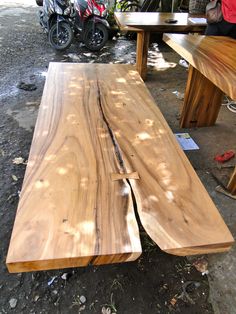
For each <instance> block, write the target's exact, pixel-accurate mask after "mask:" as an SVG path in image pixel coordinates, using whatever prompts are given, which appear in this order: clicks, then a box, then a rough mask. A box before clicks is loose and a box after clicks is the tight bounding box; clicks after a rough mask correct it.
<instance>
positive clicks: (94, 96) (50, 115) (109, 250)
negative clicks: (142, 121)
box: [7, 63, 141, 272]
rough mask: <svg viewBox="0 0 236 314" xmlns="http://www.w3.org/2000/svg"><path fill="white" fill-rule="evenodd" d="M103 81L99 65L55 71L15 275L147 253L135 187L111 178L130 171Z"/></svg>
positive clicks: (16, 242) (20, 216) (37, 135)
mask: <svg viewBox="0 0 236 314" xmlns="http://www.w3.org/2000/svg"><path fill="white" fill-rule="evenodd" d="M109 67H110V70H112V68H113V66H112V65H110V66H109ZM115 67H116V66H115ZM101 69H102V71H103V72H106V71H107V68H106V66H101ZM94 70H95V71H94ZM99 75H100V74H99ZM99 79H100V78H99V77H98V73H96V68H95V67H94V66H89V65H79V64H66V63H51V64H50V67H49V71H48V75H47V80H46V84H45V88H44V93H43V97H42V102H41V105H40V109H39V114H38V119H37V123H36V127H35V132H34V137H33V141H32V146H31V150H30V156H29V161H28V165H27V170H26V173H25V179H24V183H23V187H22V191H21V196H20V202H19V206H18V210H17V214H16V219H15V224H14V228H13V233H12V237H11V242H10V247H9V251H8V256H7V267H8V269H9V271H10V272H23V271H32V270H43V269H55V268H65V267H74V266H86V265H88V264H90V263H92V264H106V263H115V262H124V261H132V260H135V259H136V258H138V256H139V255H140V254H141V245H140V240H139V231H138V226H137V222H136V219H135V214H134V208H133V202H132V196H131V190H130V186H129V185H128V183H127V182H126V180H124V179H121V180H118V181H117V180H116V181H113V180H112V179H111V177H110V174H111V173H120V172H121V170H122V169H121V166H120V164H119V163H118V161H117V158H116V154H115V149H114V145H113V142H112V139H111V137H110V133H109V130H108V127H107V124H106V122H105V121H104V119H103V114H102V110H101V104H100V96H99V95H100V94H99V86H98V82H99ZM110 80H111V81H114V80H116V77H113V76H112V75H111V77H110Z"/></svg>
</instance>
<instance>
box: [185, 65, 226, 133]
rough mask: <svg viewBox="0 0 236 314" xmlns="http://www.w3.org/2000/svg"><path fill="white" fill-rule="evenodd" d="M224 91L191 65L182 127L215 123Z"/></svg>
mask: <svg viewBox="0 0 236 314" xmlns="http://www.w3.org/2000/svg"><path fill="white" fill-rule="evenodd" d="M222 96H223V92H222V91H221V90H220V89H219V88H218V87H217V86H215V85H214V84H213V83H212V82H211V81H210V80H208V79H207V78H206V77H205V76H204V75H202V74H201V73H200V72H199V71H198V70H196V69H195V68H194V67H193V66H191V65H190V66H189V74H188V81H187V86H186V91H185V96H184V105H183V110H182V113H181V118H180V126H181V127H182V128H191V127H200V126H211V125H214V124H215V121H216V119H217V116H218V113H219V110H220V106H221V103H222Z"/></svg>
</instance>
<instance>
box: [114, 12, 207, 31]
mask: <svg viewBox="0 0 236 314" xmlns="http://www.w3.org/2000/svg"><path fill="white" fill-rule="evenodd" d="M191 16H192V15H191V14H188V13H166V12H127V13H125V12H115V19H116V21H117V24H118V26H119V27H120V28H121V29H123V28H124V27H125V26H126V29H127V27H134V28H138V29H141V30H144V31H149V32H160V33H163V32H166V33H168V32H181V33H182V32H204V30H205V28H206V25H205V24H194V23H191V22H189V20H188V18H189V17H191ZM194 17H202V15H194ZM167 19H176V20H177V23H175V24H170V23H166V20H167Z"/></svg>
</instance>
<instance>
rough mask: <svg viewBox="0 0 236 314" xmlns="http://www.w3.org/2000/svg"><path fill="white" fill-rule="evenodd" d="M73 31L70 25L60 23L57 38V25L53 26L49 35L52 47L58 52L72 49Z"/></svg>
mask: <svg viewBox="0 0 236 314" xmlns="http://www.w3.org/2000/svg"><path fill="white" fill-rule="evenodd" d="M73 35H74V34H73V31H72V29H71V27H70V25H69V24H67V23H65V22H60V23H59V24H58V36H57V23H56V24H53V25H52V27H51V28H50V30H49V33H48V39H49V43H50V45H51V46H52V47H53V48H54V49H56V50H65V49H67V48H69V47H70V45H71V43H72V40H73V37H74V36H73Z"/></svg>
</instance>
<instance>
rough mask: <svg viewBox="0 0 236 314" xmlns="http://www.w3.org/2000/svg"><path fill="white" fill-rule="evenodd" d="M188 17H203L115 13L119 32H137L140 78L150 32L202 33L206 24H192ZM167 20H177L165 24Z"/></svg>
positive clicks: (146, 54) (146, 55)
mask: <svg viewBox="0 0 236 314" xmlns="http://www.w3.org/2000/svg"><path fill="white" fill-rule="evenodd" d="M190 17H195V18H196V17H197V18H199V17H204V16H203V15H191V14H189V13H166V12H128V13H125V12H115V19H116V21H117V24H118V26H119V27H120V29H121V30H124V31H134V32H137V48H136V68H137V70H138V72H139V74H140V76H141V77H142V79H145V78H146V74H147V57H148V46H149V38H150V32H156V33H169V32H171V33H189V32H191V33H195V32H197V33H202V32H204V30H205V28H206V24H205V23H203V24H198V23H192V22H190V21H189V18H190ZM168 19H173V20H177V22H176V23H167V22H166V21H167V20H168Z"/></svg>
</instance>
